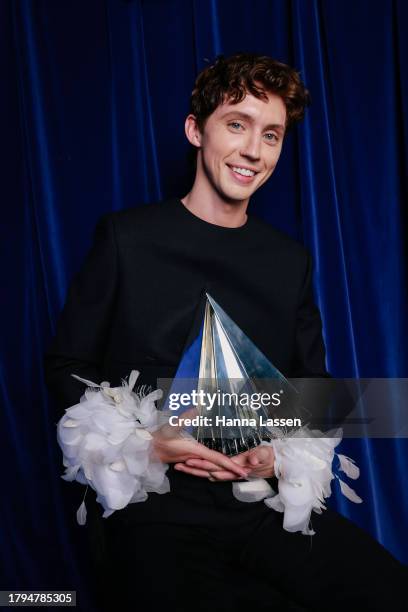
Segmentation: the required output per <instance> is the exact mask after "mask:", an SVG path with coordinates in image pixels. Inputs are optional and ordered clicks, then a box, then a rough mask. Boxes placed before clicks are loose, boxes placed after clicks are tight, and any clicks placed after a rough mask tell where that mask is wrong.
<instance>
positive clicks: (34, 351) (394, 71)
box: [0, 0, 408, 609]
mask: <svg viewBox="0 0 408 612" xmlns="http://www.w3.org/2000/svg"><path fill="white" fill-rule="evenodd" d="M407 41H408V5H407V3H406V2H404V0H400V1H398V0H383V1H373V0H371V1H369V0H342V1H340V0H325V1H319V0H267V1H263V0H252V1H251V2H250V3H248V2H247V1H243V0H223V1H216V0H196V1H188V0H170V1H169V0H150V1H148V0H145V1H141V0H133V1H132V0H128V1H125V0H104V1H103V0H87V1H86V2H83V1H82V0H59V1H58V2H55V1H53V0H36V1H30V0H3V1H2V2H1V4H0V45H1V52H0V61H1V76H2V81H3V95H2V97H1V98H0V105H1V107H0V122H1V134H2V141H3V149H4V156H3V160H2V165H1V167H2V171H3V172H2V174H3V176H2V180H1V191H2V200H3V205H2V224H1V225H2V231H3V236H2V240H1V249H2V261H3V262H4V265H3V269H2V289H3V290H2V300H1V308H2V321H3V326H2V335H1V336H2V339H1V342H2V357H3V358H2V368H1V373H0V382H1V391H0V393H1V401H2V410H1V419H2V421H3V423H2V429H1V431H2V440H1V446H2V452H1V455H2V487H1V490H2V494H1V497H2V501H1V503H0V520H1V523H0V525H1V527H0V555H1V556H0V558H1V562H2V567H3V569H2V570H1V572H0V576H1V577H0V581H1V588H3V589H6V588H7V589H12V588H20V589H39V588H43V589H45V588H55V589H56V588H64V589H69V588H72V589H75V588H76V589H77V590H78V591H80V601H81V606H82V608H83V609H91V602H90V601H88V595H87V588H86V581H87V576H86V567H85V565H84V563H83V559H82V556H81V550H82V547H83V541H82V540H83V539H84V532H83V529H81V528H79V527H78V526H76V523H75V516H74V514H75V512H74V511H75V509H76V507H77V506H76V505H75V503H73V501H72V499H71V497H70V495H71V493H70V492H69V491H68V489H70V490H74V489H75V487H78V491H79V493H78V491H77V490H76V494H77V495H80V497H79V499H80V498H81V497H82V493H83V492H82V489H81V486H80V485H74V484H67V483H65V482H63V481H62V480H60V474H61V473H62V462H61V454H60V451H59V449H58V447H57V445H56V441H55V433H56V429H55V419H54V415H53V409H52V406H51V405H50V403H49V401H48V399H47V393H46V390H45V387H44V383H43V379H42V357H43V353H44V351H45V348H46V346H47V343H48V341H49V339H50V338H51V336H52V334H53V333H54V329H55V323H56V320H57V317H58V314H59V312H60V310H61V307H62V305H63V302H64V299H65V294H66V291H67V287H68V284H69V281H70V279H71V278H72V276H73V274H74V273H75V271H76V270H78V268H79V266H80V265H81V262H82V260H83V258H84V256H85V253H86V251H87V249H88V248H89V245H90V240H91V236H92V233H93V229H94V226H95V223H96V221H97V219H98V218H99V217H100V216H101V215H102V214H103V213H105V212H107V211H110V210H117V209H121V208H125V207H129V206H135V205H140V204H143V203H148V202H152V201H154V200H158V199H160V198H163V197H167V196H172V195H178V196H183V195H185V193H186V192H187V190H188V187H189V184H190V181H191V176H190V171H189V169H188V164H187V153H188V147H187V143H186V140H185V137H184V132H183V125H184V118H185V115H186V113H187V111H188V100H189V95H190V93H191V89H192V84H193V81H194V78H195V75H196V74H197V72H198V71H199V70H200V69H202V68H203V67H204V66H205V65H206V62H207V61H208V60H210V61H211V60H212V59H213V58H214V56H215V55H216V54H218V53H225V54H229V53H232V52H235V51H240V50H243V51H253V52H259V53H263V54H268V55H271V56H274V57H276V58H278V59H280V60H282V61H287V62H288V63H290V64H292V65H294V66H296V67H297V68H298V69H299V70H300V71H301V74H302V76H303V79H304V80H305V82H306V84H307V86H308V88H309V89H310V91H311V94H312V101H313V104H312V106H311V108H310V110H309V111H308V115H307V118H306V120H305V122H304V124H303V125H301V126H300V127H299V128H297V129H296V131H294V132H293V133H292V134H290V135H289V136H288V138H287V141H286V143H285V146H284V152H283V154H282V158H281V161H280V163H279V166H278V168H277V170H276V172H275V174H274V175H273V177H272V178H271V180H270V181H269V183H268V184H267V185H265V186H264V187H263V188H262V190H261V191H260V192H259V193H257V194H256V196H255V197H254V198H253V201H252V202H251V210H252V211H253V212H254V213H256V214H258V215H260V216H262V217H263V218H265V219H266V220H267V221H269V222H270V223H271V224H273V225H275V226H277V227H278V228H280V229H282V230H283V231H286V232H287V233H289V234H291V235H292V236H294V237H295V238H297V239H298V240H300V241H302V242H304V243H305V244H306V245H307V247H308V248H310V249H311V251H312V253H313V255H314V260H315V289H316V299H317V302H318V304H319V307H320V309H321V312H322V317H323V323H324V334H325V341H326V345H327V354H328V366H329V369H330V371H331V373H332V374H333V375H334V376H338V377H340V376H348V377H354V376H361V377H372V376H376V377H404V376H405V377H406V376H408V367H407V353H408V348H407V342H406V338H407V332H408V329H407V327H408V323H407V317H406V312H407V302H408V296H407V291H406V289H407V276H406V264H407V261H406V246H407V240H406V237H405V235H404V233H403V228H404V221H406V219H404V216H406V212H405V210H404V207H403V203H406V199H407V187H408V184H407V145H408V121H407V116H408V66H407V64H408V42H407ZM4 94H5V95H4ZM342 451H343V452H344V453H345V454H350V455H351V456H352V457H354V458H355V459H356V460H357V462H358V464H359V465H360V466H361V469H362V477H361V478H360V481H357V484H356V488H357V490H358V492H359V493H360V495H361V496H362V497H363V498H364V503H363V504H361V505H359V506H356V505H353V504H351V503H349V502H348V501H344V500H341V499H340V498H339V496H338V492H337V489H336V486H335V485H334V487H333V488H334V489H335V491H334V494H333V496H332V499H331V504H332V505H333V506H335V507H337V509H338V510H339V511H340V512H342V513H343V514H345V515H346V516H348V517H349V518H351V519H352V520H354V521H355V522H356V523H358V524H359V525H360V526H361V527H362V528H364V529H366V530H368V531H369V532H371V534H372V535H373V536H374V537H375V538H377V539H378V540H379V541H380V542H381V543H382V544H383V545H384V546H385V547H387V548H388V549H389V550H390V551H391V552H392V553H393V554H394V555H395V556H396V557H398V558H399V559H401V560H402V561H405V562H408V546H407V544H408V539H407V533H408V532H407V529H406V526H405V525H406V523H405V521H406V519H407V505H408V504H407V497H408V493H407V487H406V466H407V463H408V461H407V459H408V445H407V440H406V439H394V440H354V441H352V440H347V441H344V442H343V443H342ZM336 484H337V483H336Z"/></svg>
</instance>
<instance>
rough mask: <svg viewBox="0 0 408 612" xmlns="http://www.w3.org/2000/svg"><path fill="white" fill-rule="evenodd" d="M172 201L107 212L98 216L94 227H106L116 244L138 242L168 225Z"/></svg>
mask: <svg viewBox="0 0 408 612" xmlns="http://www.w3.org/2000/svg"><path fill="white" fill-rule="evenodd" d="M172 202H173V200H171V199H169V200H163V201H159V202H154V203H152V204H141V205H139V206H133V207H131V208H124V209H122V210H119V211H115V212H109V213H106V214H104V215H102V217H100V218H99V220H98V222H97V226H96V227H97V229H98V228H99V227H101V226H102V227H108V228H109V230H108V231H111V232H112V233H113V235H114V238H115V240H116V241H117V243H118V244H124V245H126V244H128V243H129V242H130V243H134V242H135V240H137V241H138V242H139V243H140V240H142V239H144V241H145V240H146V239H148V238H149V237H152V236H153V235H154V234H156V235H157V234H158V233H160V232H161V231H162V229H163V230H164V228H168V227H169V224H170V223H171V219H172V213H171V208H172V207H171V204H172Z"/></svg>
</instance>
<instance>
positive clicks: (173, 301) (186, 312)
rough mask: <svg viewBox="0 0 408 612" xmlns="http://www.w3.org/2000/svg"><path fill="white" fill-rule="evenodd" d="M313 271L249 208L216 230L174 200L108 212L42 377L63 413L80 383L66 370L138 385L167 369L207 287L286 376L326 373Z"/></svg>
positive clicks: (300, 251) (301, 252)
mask: <svg viewBox="0 0 408 612" xmlns="http://www.w3.org/2000/svg"><path fill="white" fill-rule="evenodd" d="M311 270H312V266H311V257H310V255H309V254H308V253H307V251H306V250H305V248H304V247H303V246H302V245H300V244H299V243H297V242H296V241H294V240H292V239H291V238H289V237H287V236H286V235H284V234H282V233H281V232H278V231H277V230H275V229H274V228H273V227H271V226H270V225H268V224H267V223H265V222H263V221H261V220H259V219H257V218H256V217H254V216H252V215H248V219H247V221H246V223H245V224H244V225H242V226H241V227H238V228H227V227H221V226H218V225H214V224H211V223H208V222H206V221H203V220H202V219H200V218H198V217H197V216H195V215H194V214H192V213H191V212H190V211H189V210H188V209H187V208H186V207H185V206H184V205H183V203H182V202H181V201H180V200H179V199H171V200H168V201H165V202H162V203H158V204H151V205H147V206H140V207H136V208H132V209H128V210H123V211H120V212H115V213H109V214H108V215H105V216H103V217H102V218H101V220H100V221H99V223H98V225H97V228H96V232H95V238H94V243H93V246H92V248H91V250H90V252H89V254H88V256H87V258H86V260H85V262H84V265H83V267H82V269H81V271H80V272H79V273H78V274H77V275H76V277H75V278H74V280H73V282H72V284H71V287H70V290H69V293H68V297H67V302H66V304H65V307H64V310H63V312H62V314H61V317H60V320H59V323H58V328H57V334H56V337H55V339H54V341H53V343H52V345H51V346H50V348H49V351H48V353H47V355H46V362H45V363H46V378H47V383H48V385H49V387H50V389H51V390H52V391H53V392H54V395H55V396H56V397H57V398H58V399H59V405H60V409H62V408H66V407H68V406H69V405H72V404H74V403H76V402H77V401H78V400H79V397H80V396H81V395H82V393H83V391H84V387H83V385H82V384H81V383H78V382H77V381H76V380H75V379H73V378H72V377H71V376H70V374H71V373H76V374H78V375H80V376H82V377H84V378H89V379H91V380H94V381H95V382H101V381H102V380H109V381H110V382H111V384H113V385H116V384H119V383H120V378H121V377H125V376H127V375H128V374H129V373H130V371H131V370H132V369H138V370H140V372H141V378H140V379H139V381H138V383H139V382H142V383H143V382H149V383H153V384H154V380H155V378H156V376H157V377H160V376H172V374H174V372H175V370H176V368H177V366H178V363H179V360H180V357H181V355H182V352H183V349H184V348H185V345H186V342H187V339H188V338H189V335H191V328H192V325H193V322H194V321H195V320H196V318H197V317H196V313H197V305H198V304H199V303H200V301H201V300H202V297H203V293H204V292H205V291H207V292H208V293H210V294H211V295H212V296H213V298H214V299H215V300H216V301H217V302H218V304H219V305H220V306H221V307H222V308H223V309H224V310H225V311H226V313H227V314H228V315H229V316H230V317H231V318H232V319H233V320H234V321H235V323H236V324H237V325H238V326H239V327H240V328H241V329H242V330H243V331H244V332H245V333H246V335H247V336H248V337H249V338H250V339H251V340H252V341H253V342H254V343H255V344H256V345H257V346H258V347H259V349H260V350H261V351H262V352H263V353H264V354H265V355H266V356H267V357H268V358H269V359H270V361H271V362H272V363H273V364H274V365H275V366H276V367H277V368H278V369H279V370H280V371H281V372H282V373H283V374H284V375H285V376H294V377H300V376H324V375H325V373H326V370H325V351H324V345H323V340H322V334H321V320H320V315H319V312H318V310H317V308H316V307H315V305H314V303H313V297H312V284H311V274H312V272H311ZM59 416H60V415H59Z"/></svg>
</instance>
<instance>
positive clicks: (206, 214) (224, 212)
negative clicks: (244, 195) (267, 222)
mask: <svg viewBox="0 0 408 612" xmlns="http://www.w3.org/2000/svg"><path fill="white" fill-rule="evenodd" d="M181 201H182V202H183V204H184V206H185V207H186V208H187V209H188V210H189V211H190V212H191V213H193V215H195V216H196V217H199V218H200V219H203V220H204V221H207V222H208V223H212V224H213V225H220V226H222V227H241V225H244V224H245V223H246V221H247V214H246V210H247V208H248V202H249V200H243V201H241V202H240V201H235V202H228V201H225V200H223V199H222V198H221V197H220V196H219V195H218V194H217V193H216V192H214V191H213V190H211V191H210V190H207V189H204V188H203V186H200V185H199V184H197V182H195V183H194V185H193V187H192V189H191V191H190V192H189V193H188V194H187V195H186V196H185V197H184V198H182V199H181Z"/></svg>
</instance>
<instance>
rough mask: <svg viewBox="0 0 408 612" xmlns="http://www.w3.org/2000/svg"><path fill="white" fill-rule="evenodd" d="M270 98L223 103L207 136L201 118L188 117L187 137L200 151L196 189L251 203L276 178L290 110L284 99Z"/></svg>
mask: <svg viewBox="0 0 408 612" xmlns="http://www.w3.org/2000/svg"><path fill="white" fill-rule="evenodd" d="M266 95H267V98H268V99H267V100H264V99H259V98H256V97H255V96H253V95H251V94H249V93H248V94H247V95H246V96H245V98H244V99H243V100H242V101H241V102H239V103H238V104H231V103H229V102H228V101H227V102H225V103H224V104H221V105H220V106H218V107H217V108H216V109H215V111H214V112H213V113H212V114H211V115H210V116H209V117H208V119H207V121H206V122H205V125H204V128H203V131H202V132H200V130H199V128H198V126H197V124H196V122H195V117H194V116H193V115H189V116H188V117H187V120H186V134H187V137H188V139H189V140H190V142H191V143H192V144H193V145H194V146H196V147H199V150H198V155H197V172H196V179H195V185H197V186H199V188H200V192H201V194H202V195H207V196H208V197H211V196H212V199H214V197H215V198H216V199H221V200H222V201H223V202H225V203H229V204H234V203H245V204H247V203H248V200H249V198H250V197H251V195H252V194H253V193H254V192H255V191H256V190H257V189H259V187H260V186H261V185H263V184H264V183H265V181H267V180H268V178H269V177H270V176H271V174H272V172H273V171H274V169H275V166H276V164H277V162H278V159H279V156H280V153H281V150H282V142H283V137H284V133H285V123H286V108H285V104H284V103H283V101H282V99H281V98H280V97H279V96H277V95H275V94H272V93H268V92H266Z"/></svg>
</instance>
